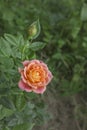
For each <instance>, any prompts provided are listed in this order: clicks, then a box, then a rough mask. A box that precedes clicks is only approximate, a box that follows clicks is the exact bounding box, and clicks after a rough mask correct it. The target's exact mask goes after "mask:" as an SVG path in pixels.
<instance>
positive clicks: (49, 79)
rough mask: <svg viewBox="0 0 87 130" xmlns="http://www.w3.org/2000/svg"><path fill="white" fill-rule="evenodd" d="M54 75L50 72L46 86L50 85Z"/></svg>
mask: <svg viewBox="0 0 87 130" xmlns="http://www.w3.org/2000/svg"><path fill="white" fill-rule="evenodd" d="M52 78H53V75H52V73H51V72H50V71H48V77H47V78H46V85H47V84H49V83H50V81H51V80H52Z"/></svg>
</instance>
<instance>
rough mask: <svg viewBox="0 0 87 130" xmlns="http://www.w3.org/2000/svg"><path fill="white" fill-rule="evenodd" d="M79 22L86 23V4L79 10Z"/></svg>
mask: <svg viewBox="0 0 87 130" xmlns="http://www.w3.org/2000/svg"><path fill="white" fill-rule="evenodd" d="M81 20H82V21H87V4H84V5H83V7H82V10H81Z"/></svg>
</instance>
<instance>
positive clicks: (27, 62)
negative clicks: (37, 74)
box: [22, 60, 30, 67]
mask: <svg viewBox="0 0 87 130" xmlns="http://www.w3.org/2000/svg"><path fill="white" fill-rule="evenodd" d="M29 63H30V61H29V60H25V61H23V62H22V64H23V66H24V67H25V66H27V65H28V64H29Z"/></svg>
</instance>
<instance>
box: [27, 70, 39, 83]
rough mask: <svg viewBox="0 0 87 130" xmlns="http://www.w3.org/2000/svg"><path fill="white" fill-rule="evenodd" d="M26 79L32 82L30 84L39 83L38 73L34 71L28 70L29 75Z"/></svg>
mask: <svg viewBox="0 0 87 130" xmlns="http://www.w3.org/2000/svg"><path fill="white" fill-rule="evenodd" d="M28 78H29V79H30V80H31V81H32V82H39V81H40V79H41V76H40V73H39V72H38V71H35V70H30V72H29V74H28Z"/></svg>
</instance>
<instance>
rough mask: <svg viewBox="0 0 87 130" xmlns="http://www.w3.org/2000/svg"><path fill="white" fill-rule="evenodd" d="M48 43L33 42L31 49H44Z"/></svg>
mask: <svg viewBox="0 0 87 130" xmlns="http://www.w3.org/2000/svg"><path fill="white" fill-rule="evenodd" d="M45 45H46V43H43V42H33V43H31V45H30V47H29V48H30V49H32V50H33V51H38V50H40V49H43V48H44V47H45Z"/></svg>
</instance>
